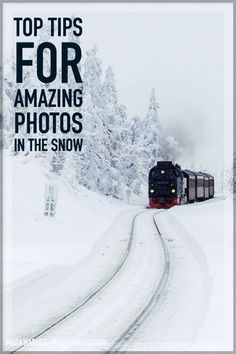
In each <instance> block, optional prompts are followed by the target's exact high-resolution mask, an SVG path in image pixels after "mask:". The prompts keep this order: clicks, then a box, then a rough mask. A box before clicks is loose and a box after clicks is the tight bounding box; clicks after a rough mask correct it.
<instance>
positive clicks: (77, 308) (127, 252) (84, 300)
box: [10, 210, 147, 354]
mask: <svg viewBox="0 0 236 354" xmlns="http://www.w3.org/2000/svg"><path fill="white" fill-rule="evenodd" d="M145 212H147V211H146V210H145V211H141V212H139V213H137V214H136V215H135V216H134V218H133V220H132V224H131V230H130V237H129V242H128V244H127V247H126V250H125V252H124V254H123V257H122V258H121V260H120V262H119V263H118V265H117V266H116V268H115V269H114V270H113V271H112V272H111V274H110V275H109V276H108V277H107V279H105V280H104V281H103V282H102V283H101V284H100V285H98V286H97V288H96V289H94V290H93V291H92V292H91V293H90V294H88V295H87V296H86V297H85V298H84V299H83V300H82V301H81V302H80V303H79V304H77V305H76V306H75V308H74V309H73V310H71V311H70V312H68V313H66V314H65V315H64V316H62V317H61V318H59V319H58V320H57V321H55V322H53V323H51V324H49V325H48V326H47V327H46V328H44V329H41V330H40V331H39V332H38V333H36V334H35V335H34V336H33V337H32V338H31V340H32V341H33V340H34V339H37V338H39V337H40V336H41V335H43V334H45V333H46V332H48V331H49V330H50V329H52V328H53V327H55V326H56V325H58V324H59V323H61V322H62V321H64V320H65V319H67V318H68V317H70V316H71V315H72V314H74V313H75V312H77V311H78V310H79V309H81V308H82V307H83V306H84V305H85V304H87V303H88V302H89V300H91V299H92V298H93V297H94V296H95V295H96V294H97V293H98V292H100V291H101V290H102V289H103V288H104V287H105V286H106V285H107V284H108V283H109V282H110V281H111V280H112V279H113V278H114V277H115V276H116V274H117V273H118V272H119V270H120V269H121V268H122V266H123V265H124V263H125V261H126V259H127V257H128V255H129V253H130V249H131V245H132V241H133V236H134V225H135V220H136V218H137V217H138V216H139V215H140V214H141V213H145ZM24 347H25V344H22V345H21V346H18V347H17V348H15V349H14V350H13V351H10V354H13V353H16V352H17V351H18V350H20V349H22V348H24Z"/></svg>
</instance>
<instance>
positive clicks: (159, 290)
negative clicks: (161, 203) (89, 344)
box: [106, 213, 170, 354]
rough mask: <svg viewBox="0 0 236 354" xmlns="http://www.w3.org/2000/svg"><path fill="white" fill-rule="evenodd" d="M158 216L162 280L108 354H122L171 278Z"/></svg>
mask: <svg viewBox="0 0 236 354" xmlns="http://www.w3.org/2000/svg"><path fill="white" fill-rule="evenodd" d="M157 214H159V213H156V214H155V215H153V222H154V225H155V227H156V230H157V232H158V236H159V238H160V240H161V244H162V248H163V252H164V268H163V272H162V276H161V279H160V281H159V282H158V284H157V286H156V288H155V291H154V293H153V294H152V297H151V299H150V301H149V302H148V303H147V304H146V305H145V307H144V308H143V309H142V311H141V312H140V313H139V315H138V316H137V318H136V319H135V320H134V321H133V322H132V323H131V324H130V325H129V327H128V328H127V329H126V330H125V331H124V332H123V333H122V335H121V336H120V337H119V338H118V339H117V341H116V342H115V344H113V345H112V347H110V349H109V350H108V351H107V352H106V354H108V353H117V352H121V348H122V347H123V346H124V344H125V343H127V342H128V341H129V340H130V339H131V337H132V336H133V334H134V333H135V332H136V330H137V329H138V328H139V327H140V326H141V325H142V324H143V322H144V321H145V319H146V318H147V317H148V315H149V314H150V313H151V311H152V310H153V308H154V306H155V305H156V303H157V301H158V300H159V299H160V297H161V295H162V294H163V291H164V290H165V287H166V284H167V280H168V277H169V272H170V257H169V251H168V248H167V246H166V243H165V241H164V239H163V237H162V235H161V232H160V230H159V228H158V225H157V222H156V220H155V216H156V215H157Z"/></svg>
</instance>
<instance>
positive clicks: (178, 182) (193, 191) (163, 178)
mask: <svg viewBox="0 0 236 354" xmlns="http://www.w3.org/2000/svg"><path fill="white" fill-rule="evenodd" d="M214 194H215V182H214V177H213V176H212V175H210V174H209V173H203V172H194V171H190V170H182V169H181V166H180V165H178V164H177V163H176V164H174V163H172V161H157V165H156V166H154V167H152V168H151V169H150V171H149V176H148V195H149V208H156V209H169V208H171V207H173V206H175V205H181V204H187V203H194V202H200V201H204V200H208V199H211V198H213V197H214Z"/></svg>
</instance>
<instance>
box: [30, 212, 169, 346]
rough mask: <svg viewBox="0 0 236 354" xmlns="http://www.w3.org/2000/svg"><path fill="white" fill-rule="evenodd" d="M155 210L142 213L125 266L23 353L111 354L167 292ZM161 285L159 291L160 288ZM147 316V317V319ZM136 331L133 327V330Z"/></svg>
mask: <svg viewBox="0 0 236 354" xmlns="http://www.w3.org/2000/svg"><path fill="white" fill-rule="evenodd" d="M153 213H156V211H155V212H153V211H146V212H143V213H140V214H138V216H137V217H136V220H135V223H134V228H133V242H132V246H131V247H130V251H129V255H128V257H127V259H126V261H125V264H124V265H123V266H122V267H121V268H120V270H119V272H118V273H117V274H116V276H115V277H114V278H113V279H112V280H111V281H109V283H107V285H106V286H105V287H104V288H103V289H102V290H101V291H99V292H98V293H97V294H96V295H95V296H94V297H93V298H91V299H90V301H89V302H87V303H86V304H84V306H83V307H81V308H80V309H79V311H77V312H75V313H74V314H72V315H71V316H69V317H67V318H66V319H65V320H64V321H61V322H60V323H58V324H57V325H56V326H54V327H52V328H51V329H50V330H49V331H47V332H46V333H44V334H43V335H41V336H40V337H38V338H37V341H35V343H34V344H31V345H30V346H25V347H24V350H65V351H68V350H108V349H109V348H111V347H112V346H113V344H114V343H115V342H116V341H117V339H118V338H120V336H121V334H122V333H123V332H124V331H125V330H127V329H128V327H129V326H130V325H131V324H132V323H133V322H134V321H135V320H136V319H137V317H138V316H139V315H140V314H142V313H143V311H144V309H145V308H146V307H147V305H149V307H150V306H151V305H152V303H153V295H155V299H154V300H156V298H157V297H158V296H159V295H160V291H162V290H163V285H165V281H166V276H165V281H163V270H164V269H165V253H164V252H163V244H162V241H161V239H160V238H159V237H158V235H157V229H156V227H155V224H154V222H153ZM160 282H161V284H163V285H162V286H161V287H160V289H157V285H158V284H159V283H160ZM144 317H145V316H144ZM133 330H134V328H132V331H133Z"/></svg>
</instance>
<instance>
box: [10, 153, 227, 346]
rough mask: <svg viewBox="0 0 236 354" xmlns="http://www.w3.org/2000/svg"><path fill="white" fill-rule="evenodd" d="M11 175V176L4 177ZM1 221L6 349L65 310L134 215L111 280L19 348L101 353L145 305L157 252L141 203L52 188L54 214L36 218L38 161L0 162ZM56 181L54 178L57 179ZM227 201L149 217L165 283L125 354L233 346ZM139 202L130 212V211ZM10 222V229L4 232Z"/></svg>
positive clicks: (40, 189)
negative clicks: (166, 265) (0, 179)
mask: <svg viewBox="0 0 236 354" xmlns="http://www.w3.org/2000/svg"><path fill="white" fill-rule="evenodd" d="M9 169H10V170H11V173H9V171H10V170H9ZM5 173H6V176H7V178H9V176H10V175H12V176H14V179H12V180H8V183H7V185H8V188H7V189H5V190H4V193H5V215H4V221H5V226H4V281H5V286H4V299H5V303H4V339H5V345H6V346H7V349H14V347H15V346H17V345H14V343H17V341H18V340H19V341H24V340H27V339H30V338H32V336H34V335H35V334H36V333H37V332H39V331H40V330H42V329H43V328H47V326H49V325H50V324H53V323H54V322H55V321H57V320H58V319H60V318H61V317H62V316H63V315H65V314H66V313H68V312H69V311H71V310H73V308H74V307H75V306H76V304H79V303H80V302H81V301H82V300H83V299H84V298H85V297H86V296H87V295H88V294H89V293H91V292H93V291H94V289H96V287H98V286H99V284H101V283H102V282H103V281H104V280H105V279H106V278H107V277H108V276H109V274H110V273H111V272H112V270H114V269H115V267H116V265H117V264H118V263H119V261H120V259H121V258H122V255H123V254H124V252H125V250H126V248H127V244H128V241H129V237H130V230H131V225H132V220H133V218H134V216H135V215H136V214H137V213H139V212H141V214H140V215H139V216H138V217H137V220H136V223H135V227H134V238H133V242H132V246H131V250H130V254H129V255H128V258H127V260H126V262H125V264H124V265H123V266H122V268H121V269H120V271H119V273H118V274H117V275H116V276H115V278H114V279H113V280H112V281H111V282H110V283H109V284H107V286H106V287H105V288H103V289H102V290H101V291H100V292H98V293H97V294H96V295H95V296H94V297H93V298H92V299H91V300H90V301H88V302H87V303H86V305H85V306H84V307H83V308H82V309H80V310H79V311H78V312H77V313H75V314H74V315H72V316H70V317H69V318H67V319H66V320H64V321H62V322H61V323H60V324H58V325H57V326H56V327H54V328H52V329H51V330H49V331H48V332H47V333H45V334H44V335H43V336H41V337H40V338H39V341H38V342H37V343H35V344H34V345H33V346H28V347H27V346H26V347H24V349H22V350H35V349H40V350H48V349H50V350H85V349H87V350H104V349H108V348H109V347H110V346H111V344H112V343H113V342H114V341H115V340H116V339H117V338H118V337H119V336H120V334H121V333H122V332H123V331H124V330H126V329H127V327H128V326H129V324H130V323H131V322H132V321H133V320H134V319H135V317H136V316H137V315H138V314H139V312H140V311H141V310H142V308H143V307H144V306H145V305H146V304H147V302H148V300H149V299H150V296H151V295H152V293H153V291H154V289H155V287H156V285H157V283H158V282H159V280H160V277H161V274H162V269H163V250H162V248H161V245H160V241H159V239H158V237H157V232H156V229H155V227H154V224H153V221H152V216H153V214H154V213H156V212H157V211H153V210H145V209H144V206H145V203H146V200H145V201H144V202H143V205H142V206H141V203H142V201H141V198H136V199H133V201H134V204H136V205H135V206H131V205H126V204H124V203H121V202H119V201H116V200H113V199H111V198H108V197H104V196H100V195H98V194H96V193H93V192H90V191H88V190H86V189H84V188H80V189H79V190H77V191H75V190H73V189H72V187H71V186H68V185H65V184H60V185H59V199H58V205H57V213H56V217H55V218H49V217H45V216H43V203H44V188H45V183H48V181H49V180H50V176H48V177H46V175H45V172H44V170H43V168H42V165H41V164H39V163H37V162H32V161H31V162H30V163H29V164H25V163H24V162H23V160H22V159H21V158H14V163H12V158H9V157H7V158H6V159H5ZM58 183H59V182H58ZM232 203H233V202H232V199H231V198H227V199H222V198H220V197H216V198H214V199H213V200H210V201H206V202H202V203H196V204H192V205H184V206H178V207H174V208H172V209H170V210H167V211H161V212H158V214H157V215H156V217H155V218H156V221H157V223H158V226H159V228H160V231H161V233H162V234H163V237H164V240H165V242H166V244H167V246H168V249H169V252H170V267H171V268H170V269H171V272H170V277H169V280H168V284H167V288H166V290H165V292H164V295H163V296H162V298H161V299H160V301H159V302H158V303H157V305H156V307H155V309H154V310H153V312H152V313H151V315H150V316H149V317H148V318H147V319H146V321H145V322H144V323H143V325H142V326H141V327H139V328H138V329H137V331H136V332H135V334H134V336H133V337H132V339H131V340H130V341H129V342H127V343H126V344H125V348H124V349H126V350H172V351H177V350H212V351H217V350H231V349H232V306H231V305H232V269H233V265H232V238H233V232H232V217H233V215H232ZM137 204H139V206H137ZM10 225H11V227H10Z"/></svg>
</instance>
